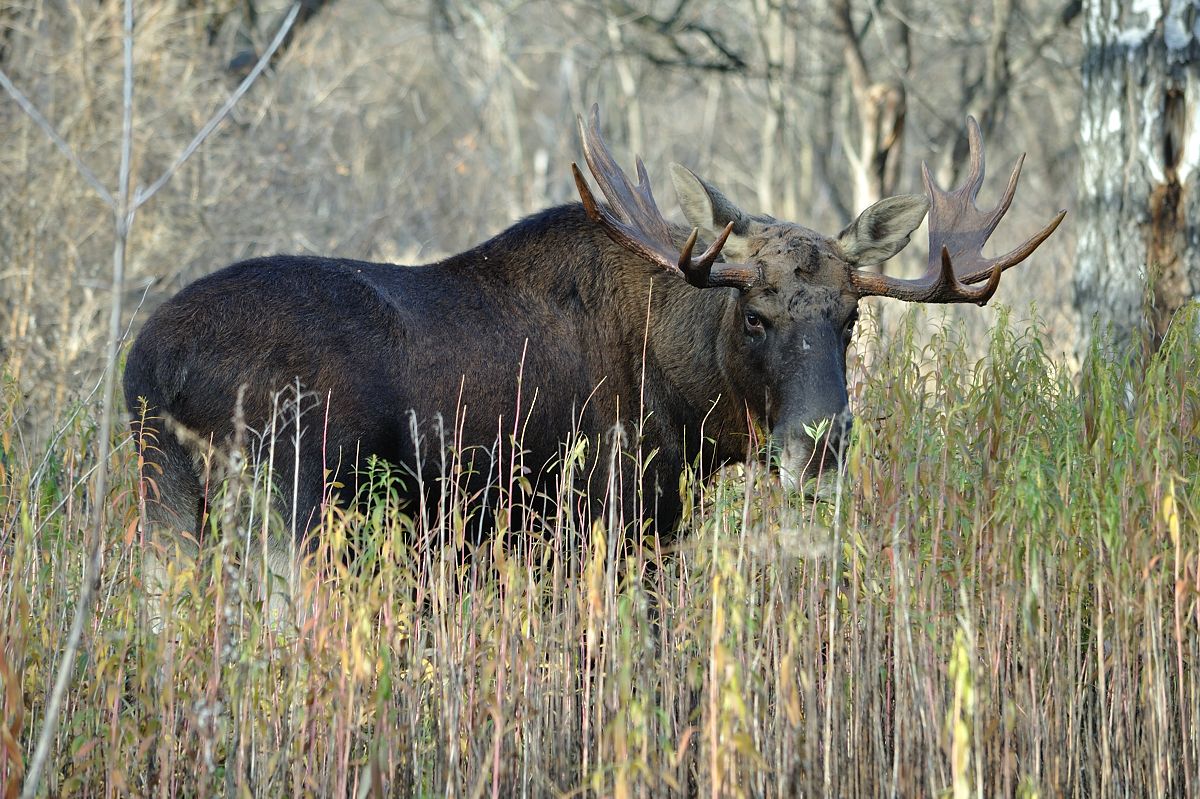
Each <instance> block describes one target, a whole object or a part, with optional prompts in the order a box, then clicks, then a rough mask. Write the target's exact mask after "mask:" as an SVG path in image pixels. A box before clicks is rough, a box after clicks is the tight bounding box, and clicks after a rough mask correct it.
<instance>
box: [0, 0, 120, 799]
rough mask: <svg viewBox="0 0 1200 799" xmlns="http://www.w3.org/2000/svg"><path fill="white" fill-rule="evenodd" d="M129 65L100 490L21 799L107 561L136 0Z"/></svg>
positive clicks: (37, 772)
mask: <svg viewBox="0 0 1200 799" xmlns="http://www.w3.org/2000/svg"><path fill="white" fill-rule="evenodd" d="M124 50H125V70H124V80H123V81H122V100H121V106H122V118H121V166H120V171H119V178H118V181H119V182H118V186H117V205H116V206H115V207H114V209H113V212H114V213H113V216H114V222H115V226H116V235H115V236H114V237H113V238H114V242H113V289H112V302H111V305H110V313H109V317H108V351H107V353H106V358H105V366H104V391H103V393H102V395H101V402H102V410H101V414H100V430H99V432H98V434H97V435H98V440H97V442H96V448H97V455H96V465H97V467H98V468H97V469H96V491H95V495H94V496H93V498H92V501H93V502H94V508H93V510H92V524H91V527H90V530H89V536H88V537H89V538H90V540H89V541H88V542H87V546H88V557H87V561H86V562H85V563H84V567H83V584H82V585H81V586H80V593H79V601H78V602H77V603H76V604H75V617H74V619H72V621H71V630H70V632H69V634H68V635H67V642H66V645H65V646H64V647H63V653H62V657H61V659H60V660H59V663H58V675H57V676H56V677H55V680H54V688H53V690H52V691H51V692H50V698H49V700H48V701H47V702H46V715H45V717H44V718H43V719H42V730H41V733H40V734H39V735H38V742H37V747H36V748H35V749H34V752H33V760H32V762H31V763H30V766H29V772H28V774H27V775H26V777H25V785H24V788H23V790H22V791H21V799H33V798H34V797H35V796H36V795H37V790H38V784H39V783H40V782H41V779H42V771H43V770H45V768H46V761H47V760H48V759H49V757H50V746H51V744H52V743H53V741H54V738H55V734H56V733H57V731H58V715H59V712H60V711H61V710H62V702H63V697H64V696H66V693H67V686H68V685H69V684H70V682H71V677H72V676H73V675H74V673H75V655H76V653H77V652H78V651H79V644H80V642H81V641H82V639H83V628H84V627H85V626H86V625H87V623H88V621H89V620H90V619H91V617H92V605H93V604H94V603H95V599H96V592H97V590H99V588H100V569H101V567H102V565H103V557H104V547H103V545H102V543H103V540H104V510H105V506H106V501H105V497H106V496H107V494H108V457H109V454H110V452H111V445H112V423H113V383H115V382H116V372H117V369H116V364H117V344H118V342H119V340H120V336H121V299H122V296H123V293H124V292H122V291H121V287H122V284H124V282H125V254H126V249H127V247H126V245H127V242H128V234H129V225H128V223H129V219H130V217H129V214H128V213H126V209H127V208H128V207H129V164H130V161H131V160H132V158H133V0H125V35H124Z"/></svg>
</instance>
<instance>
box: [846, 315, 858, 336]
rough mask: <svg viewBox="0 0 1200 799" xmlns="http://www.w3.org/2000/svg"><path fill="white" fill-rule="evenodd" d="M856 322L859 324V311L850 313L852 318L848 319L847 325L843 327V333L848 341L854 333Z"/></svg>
mask: <svg viewBox="0 0 1200 799" xmlns="http://www.w3.org/2000/svg"><path fill="white" fill-rule="evenodd" d="M856 324H858V311H855V312H854V313H852V314H850V318H849V319H847V320H846V326H845V327H844V328H843V329H842V335H844V336H845V337H846V340H847V341H849V340H850V337H851V336H853V335H854V326H855V325H856Z"/></svg>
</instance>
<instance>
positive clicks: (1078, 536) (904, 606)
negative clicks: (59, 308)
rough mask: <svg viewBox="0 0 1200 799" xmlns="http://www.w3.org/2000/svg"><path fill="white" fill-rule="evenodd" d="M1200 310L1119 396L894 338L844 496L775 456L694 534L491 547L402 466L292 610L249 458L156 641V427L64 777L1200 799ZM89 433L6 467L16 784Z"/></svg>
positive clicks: (79, 788) (6, 671)
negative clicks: (265, 551)
mask: <svg viewBox="0 0 1200 799" xmlns="http://www.w3.org/2000/svg"><path fill="white" fill-rule="evenodd" d="M1191 321H1192V322H1193V323H1192V324H1183V323H1182V322H1181V323H1180V324H1179V325H1177V326H1176V332H1175V336H1174V338H1172V339H1171V340H1170V341H1169V343H1168V345H1167V347H1166V348H1165V349H1164V350H1163V352H1162V353H1160V355H1159V356H1158V357H1157V358H1156V359H1155V361H1154V362H1153V363H1152V364H1150V365H1149V367H1148V368H1146V369H1144V370H1140V371H1133V370H1128V369H1126V368H1124V367H1122V366H1120V365H1115V364H1113V363H1111V362H1104V361H1101V360H1100V359H1097V362H1096V365H1095V366H1094V368H1092V369H1091V371H1089V372H1088V373H1087V374H1086V375H1085V379H1084V380H1083V388H1079V387H1077V386H1076V385H1075V383H1074V382H1072V380H1070V379H1069V377H1068V376H1067V375H1066V374H1065V373H1064V372H1063V371H1062V370H1061V369H1058V368H1056V367H1055V366H1053V364H1052V363H1051V362H1050V361H1049V360H1048V359H1047V358H1046V356H1045V353H1044V349H1043V348H1044V342H1043V340H1042V338H1041V337H1040V334H1039V332H1038V330H1037V329H1036V328H1028V329H1019V330H1014V329H1012V328H1011V327H1010V326H1009V325H1008V324H1007V322H1006V321H1005V319H1004V318H1003V317H1002V318H1001V321H1000V323H999V324H998V325H997V327H996V330H995V332H994V334H993V336H992V340H991V343H990V345H989V347H988V352H987V355H986V357H985V358H983V359H982V360H979V361H974V360H973V358H972V357H971V356H969V355H968V349H967V347H965V345H964V338H963V334H962V332H961V330H959V329H958V328H957V327H956V326H954V325H949V326H947V327H946V328H945V329H944V330H943V331H942V332H941V333H940V334H939V335H938V337H937V339H936V340H935V341H934V342H932V343H931V344H929V345H928V346H924V347H922V346H921V345H919V344H915V343H913V338H914V335H915V334H914V333H913V330H914V328H915V325H914V324H909V325H907V326H906V327H905V328H903V329H902V333H901V335H898V336H896V337H894V338H892V339H891V340H890V341H889V342H887V343H883V342H879V341H877V340H871V337H870V336H869V335H868V336H867V339H868V340H866V341H863V342H861V346H862V347H864V348H866V347H870V348H873V349H875V351H877V352H878V353H879V357H878V360H877V362H876V364H875V365H874V366H873V367H872V374H871V375H870V379H869V380H866V379H865V377H866V376H865V375H862V374H861V373H859V374H858V376H857V379H856V382H855V385H856V386H857V391H858V393H859V396H858V397H857V398H856V403H857V407H858V408H859V416H860V418H864V419H874V418H876V417H878V421H876V422H874V423H868V424H863V425H860V429H859V435H858V436H857V440H856V444H855V446H854V449H853V453H852V457H851V460H850V467H849V468H850V473H851V481H850V484H849V488H848V490H847V491H846V492H845V493H844V494H843V496H842V498H841V500H840V502H839V503H838V505H836V506H831V505H828V504H819V505H816V506H810V505H806V504H805V503H803V502H801V501H800V500H799V499H798V498H797V497H786V496H781V495H780V494H779V491H778V488H777V487H776V486H775V484H774V483H773V482H772V481H771V480H770V479H769V478H768V477H766V476H764V475H762V474H760V473H759V470H757V469H751V470H750V473H749V475H748V476H747V478H746V479H735V478H734V477H733V476H732V475H731V476H729V477H727V478H724V479H720V480H717V481H716V482H715V483H713V484H711V485H707V486H689V487H688V490H691V491H695V492H697V493H698V495H699V496H700V497H701V499H700V502H699V504H698V505H697V507H696V511H695V515H694V517H693V520H692V522H691V530H690V532H689V533H688V535H687V536H686V537H685V538H684V539H683V540H682V541H681V542H680V543H679V544H678V545H677V546H673V547H670V548H665V549H664V548H662V547H660V546H657V542H654V541H645V542H643V545H642V546H632V547H630V546H626V545H625V544H626V542H625V540H624V539H622V538H621V537H619V536H618V534H617V533H616V532H615V531H614V530H613V528H612V527H611V526H608V525H607V524H606V523H605V520H604V519H597V520H593V521H592V524H591V525H590V527H588V526H587V525H586V523H585V526H584V529H580V526H579V525H576V524H574V523H573V522H572V521H571V520H569V519H565V518H564V519H563V520H560V522H559V523H558V524H557V525H556V526H555V527H554V529H553V531H552V532H551V534H549V535H548V536H546V537H544V538H533V537H530V536H522V535H518V534H516V533H508V532H506V531H504V530H503V529H501V530H500V531H498V532H497V533H495V535H494V536H490V537H488V538H487V539H486V540H485V541H484V542H483V543H482V544H481V545H480V546H478V547H472V546H470V545H469V544H464V543H463V536H462V535H461V531H462V529H463V526H464V524H465V522H464V516H463V515H462V513H454V512H450V513H443V514H434V515H433V516H432V517H431V520H430V522H429V523H428V524H414V523H413V522H412V521H411V520H410V519H409V518H408V517H406V516H404V515H403V514H401V513H399V512H397V509H396V507H395V504H394V502H393V501H390V500H389V499H388V494H387V492H386V490H383V489H385V488H386V480H385V479H384V478H383V477H382V476H381V477H380V480H379V486H380V488H381V490H379V491H377V496H378V497H379V499H378V501H377V502H376V503H375V504H374V505H373V506H372V507H371V508H370V509H369V510H368V511H367V512H365V513H364V514H357V513H355V514H349V515H341V514H337V515H336V516H335V518H331V520H330V522H329V523H328V525H327V528H326V530H325V532H324V535H323V541H322V545H321V547H320V549H319V551H318V552H317V554H316V555H314V556H313V558H312V559H311V560H310V561H309V562H308V568H307V570H306V574H307V576H306V577H305V578H304V580H303V585H302V589H301V590H300V591H299V592H298V593H297V596H296V597H295V600H296V601H295V606H294V609H293V611H292V612H293V614H294V615H292V616H291V619H292V621H291V622H289V623H284V624H281V625H277V626H276V627H272V626H271V625H268V624H264V623H263V615H264V610H263V607H264V606H263V603H262V602H261V599H260V597H259V595H258V593H257V590H256V589H255V587H254V586H255V583H253V582H252V581H246V580H243V579H242V577H240V576H239V572H238V570H237V569H236V568H235V567H234V564H235V563H236V562H237V561H238V555H239V553H240V551H241V549H242V547H243V546H245V541H246V537H245V536H246V533H247V530H249V529H254V530H257V529H258V528H259V524H260V522H259V521H256V520H255V519H254V518H250V517H249V516H248V512H249V510H250V508H251V500H252V499H253V498H254V497H255V492H254V490H253V479H252V477H251V476H246V475H243V477H242V478H241V479H234V480H231V481H230V482H229V483H228V488H227V493H226V494H225V495H224V497H225V499H223V500H221V501H219V502H217V503H215V506H214V507H215V509H216V510H219V511H220V512H219V513H218V512H214V514H213V516H214V521H213V525H214V526H213V530H214V531H215V532H218V533H220V534H219V535H213V536H210V537H209V539H208V541H209V543H208V544H206V545H205V546H204V547H203V548H202V550H201V552H200V554H199V556H198V557H195V558H191V557H187V556H182V557H181V558H180V559H179V560H178V561H177V562H176V565H175V566H174V567H173V568H174V572H173V574H174V578H173V579H174V581H173V584H172V585H173V587H172V590H171V592H170V593H169V595H168V596H167V597H166V598H165V601H167V602H169V603H171V605H172V606H173V611H170V612H167V613H166V614H165V616H164V619H165V622H164V625H163V627H162V629H161V630H159V631H155V630H154V628H153V626H152V625H151V624H150V616H151V615H152V614H153V613H154V610H153V609H152V608H148V607H147V602H146V599H145V597H144V588H143V585H142V582H141V576H140V575H141V571H140V566H141V563H142V560H143V555H144V547H143V544H142V542H141V541H140V540H139V535H140V534H139V532H138V530H137V526H136V524H135V522H136V518H137V497H136V494H135V491H134V488H133V474H134V472H133V463H132V462H131V458H132V455H131V451H132V449H131V446H130V442H129V441H128V440H122V441H121V442H120V446H119V447H118V448H117V450H116V453H117V454H116V456H115V461H114V463H113V464H112V466H113V469H114V472H115V474H116V475H117V479H116V480H114V488H113V489H112V494H111V495H110V496H108V497H105V498H104V500H103V501H104V502H106V503H108V504H109V508H110V518H111V519H112V520H113V522H112V524H111V526H110V528H109V530H108V534H107V540H106V543H105V568H104V576H103V584H102V585H101V590H100V597H101V606H100V612H99V613H98V614H97V616H96V619H95V621H94V623H93V624H92V625H91V628H90V630H89V631H88V635H87V639H86V647H85V651H86V653H87V655H86V657H84V658H81V660H80V662H79V663H78V665H77V675H76V681H75V683H74V685H73V687H72V690H71V692H70V694H69V697H68V702H67V705H66V707H65V710H64V712H63V720H62V724H61V729H60V731H59V736H58V739H57V742H56V744H57V745H56V748H55V752H56V759H55V760H54V761H53V763H52V768H51V769H50V774H49V782H48V786H47V787H48V789H49V791H50V792H51V794H52V795H77V794H78V795H100V794H107V793H108V792H110V791H116V792H117V793H124V792H128V793H132V794H134V795H163V796H172V795H188V796H190V795H200V796H204V795H243V794H244V793H245V792H246V791H249V793H250V794H253V795H301V794H305V795H338V796H341V795H350V794H351V793H360V792H361V791H364V790H365V788H364V786H365V784H366V783H367V781H370V780H374V781H375V784H376V785H377V786H381V787H382V789H383V795H397V796H405V795H421V796H424V795H434V794H437V795H443V794H446V795H456V796H481V795H482V796H488V795H492V796H522V795H524V796H550V795H596V796H662V795H700V794H703V795H712V796H795V795H808V796H814V795H815V796H826V795H843V796H869V795H878V796H884V795H899V796H934V795H951V794H952V795H955V796H969V795H982V796H993V795H1005V796H1012V795H1020V796H1034V795H1046V796H1058V795H1075V796H1081V795H1086V796H1117V795H1133V796H1144V795H1158V796H1165V795H1194V794H1195V793H1196V791H1197V790H1200V773H1198V769H1200V734H1198V733H1197V729H1198V728H1197V723H1196V718H1195V713H1196V708H1197V707H1200V673H1198V672H1197V669H1196V665H1195V664H1196V663H1198V662H1200V538H1197V530H1198V529H1200V524H1198V516H1197V511H1198V510H1200V504H1198V503H1197V502H1196V499H1195V485H1194V482H1193V478H1194V475H1195V474H1197V473H1200V468H1198V467H1200V463H1198V460H1200V458H1198V453H1200V448H1198V447H1197V446H1196V444H1197V441H1198V440H1200V439H1198V436H1200V394H1198V393H1197V385H1196V383H1195V380H1194V375H1195V374H1197V370H1198V369H1200V347H1198V346H1197V345H1198V343H1200V342H1198V341H1197V339H1196V336H1195V333H1194V331H1195V325H1194V321H1195V320H1194V319H1193V320H1191ZM904 331H908V333H907V334H905V333H904ZM7 397H8V398H7V400H6V402H5V405H4V412H5V413H6V414H7V415H8V416H9V417H11V416H12V415H13V414H14V413H16V412H17V403H18V400H17V398H15V397H14V396H13V392H12V390H11V384H10V387H9V392H8V394H7ZM88 424H89V423H88V422H87V421H86V420H85V421H83V422H81V423H78V424H76V425H75V426H74V427H72V429H71V431H70V433H69V435H68V436H67V437H66V438H65V439H64V441H63V443H62V444H61V445H60V446H59V447H57V448H55V449H54V450H53V451H50V452H48V453H46V454H45V458H46V462H45V466H44V468H42V469H40V470H38V469H37V468H36V467H37V466H38V461H37V459H30V458H29V457H28V455H26V454H22V453H20V452H19V451H17V450H16V449H15V448H14V447H13V440H12V438H11V437H9V438H7V439H6V440H5V448H4V450H3V452H2V453H0V456H2V460H0V462H2V463H3V464H4V472H3V483H2V485H3V491H4V494H5V497H6V501H5V502H4V504H3V505H2V506H0V512H2V514H3V516H2V518H0V522H2V529H3V530H4V531H5V532H4V538H3V541H2V542H0V586H2V589H0V591H2V593H0V614H2V616H0V618H2V619H3V621H2V623H0V630H2V631H3V632H2V633H0V636H2V638H0V653H2V655H3V658H2V660H0V680H2V682H3V685H4V689H5V690H4V692H3V703H4V704H3V706H2V710H3V713H2V715H0V721H2V722H3V725H4V726H3V728H2V729H3V730H4V731H5V733H6V735H5V738H4V740H5V741H7V742H8V743H7V744H6V745H5V747H4V748H3V749H0V752H3V755H2V757H3V758H4V759H3V761H0V762H2V763H3V765H2V766H0V782H5V783H7V784H9V785H13V784H15V781H16V780H17V778H18V777H19V775H20V769H21V762H22V753H27V752H28V747H29V745H30V744H29V742H30V740H31V735H32V734H33V732H34V731H35V730H37V729H38V727H39V716H40V712H41V707H42V703H43V701H44V697H45V693H46V691H47V686H48V684H49V681H50V679H51V676H52V672H51V667H52V665H53V661H54V659H55V653H56V651H57V647H58V645H59V642H60V641H61V640H62V636H63V635H64V630H65V627H66V625H67V624H68V622H69V609H70V607H71V604H72V597H73V596H74V595H75V592H76V588H77V581H78V579H79V574H80V560H81V553H80V540H79V534H78V531H79V530H80V529H81V528H82V526H83V523H84V520H85V518H86V517H87V514H89V513H91V512H93V507H92V506H93V503H94V502H95V501H96V500H95V498H93V497H89V496H87V495H86V492H85V491H83V490H82V489H81V488H80V487H79V482H80V480H81V478H82V476H83V475H84V473H85V471H86V469H88V468H89V467H90V465H91V464H89V461H88V455H87V451H88V448H89V446H90V444H91V443H92V442H90V441H89V435H90V433H89V427H88ZM247 474H248V473H247ZM260 507H261V506H260ZM458 510H459V511H461V510H462V509H461V508H460V509H458ZM468 512H469V511H468ZM350 550H353V551H354V552H355V553H356V554H355V557H353V558H349V557H347V552H348V551H350ZM360 795H361V794H360Z"/></svg>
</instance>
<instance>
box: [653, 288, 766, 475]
mask: <svg viewBox="0 0 1200 799" xmlns="http://www.w3.org/2000/svg"><path fill="white" fill-rule="evenodd" d="M645 286H646V289H645V291H646V296H648V297H649V300H650V305H651V309H652V311H651V316H650V331H649V341H648V345H649V347H648V348H649V349H652V350H653V357H654V358H655V359H656V361H657V366H658V367H659V368H660V369H661V370H662V372H663V373H664V374H665V376H666V379H667V380H666V382H667V383H668V384H669V386H670V388H671V389H672V390H673V391H674V392H675V393H676V394H677V396H678V397H679V399H681V400H682V401H683V402H684V403H685V405H686V408H687V410H686V412H685V413H683V414H681V416H685V417H686V418H677V419H676V420H675V423H676V424H681V423H682V425H683V426H685V427H686V428H687V429H688V432H689V434H690V435H692V436H696V435H699V434H700V433H701V432H702V433H703V436H704V438H706V439H711V440H713V441H714V442H715V444H716V452H715V453H714V454H715V456H716V457H717V458H718V459H719V460H721V461H740V460H742V459H744V457H745V454H746V444H747V423H746V418H745V409H744V407H743V406H744V403H743V402H741V401H740V399H739V398H738V397H737V396H736V392H735V391H734V388H733V385H732V383H731V382H730V381H729V378H728V376H727V374H726V371H725V369H724V368H723V367H722V358H723V357H724V353H723V350H724V336H725V335H726V331H727V330H728V326H729V325H730V324H734V323H736V318H735V317H736V303H737V300H736V297H737V293H736V291H735V290H734V289H725V288H710V289H697V288H694V287H692V286H690V285H688V284H687V283H685V282H684V281H683V280H682V279H681V278H679V277H677V276H675V275H671V274H659V275H656V276H653V279H652V280H650V279H647V280H646V281H645ZM643 307H645V305H644V304H643ZM647 357H648V359H649V358H650V353H648V355H647ZM680 410H682V409H680ZM701 428H703V429H702V430H701Z"/></svg>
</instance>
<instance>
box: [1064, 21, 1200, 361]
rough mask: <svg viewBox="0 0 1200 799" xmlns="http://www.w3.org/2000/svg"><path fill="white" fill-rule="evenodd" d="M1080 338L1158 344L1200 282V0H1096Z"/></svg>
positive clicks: (1085, 115)
mask: <svg viewBox="0 0 1200 799" xmlns="http://www.w3.org/2000/svg"><path fill="white" fill-rule="evenodd" d="M1083 36H1084V63H1083V105H1082V109H1081V118H1080V137H1081V142H1080V143H1081V148H1080V166H1079V173H1080V181H1079V186H1080V197H1079V213H1080V220H1079V244H1078V252H1077V263H1076V270H1075V305H1076V307H1077V308H1078V310H1079V312H1080V326H1081V330H1080V333H1081V335H1080V350H1081V351H1083V350H1084V349H1085V348H1086V347H1087V344H1088V338H1089V336H1090V335H1091V333H1092V331H1093V330H1094V329H1097V328H1094V327H1093V321H1095V322H1097V323H1098V324H1099V325H1100V326H1102V327H1103V326H1107V325H1109V324H1111V325H1112V329H1113V333H1114V341H1113V343H1114V344H1116V345H1118V346H1121V345H1124V344H1127V343H1139V342H1141V343H1144V344H1146V345H1148V346H1149V347H1155V346H1157V344H1158V343H1159V342H1160V341H1161V338H1162V336H1163V334H1164V333H1165V332H1166V330H1167V327H1168V325H1169V324H1170V320H1171V315H1172V314H1173V313H1174V312H1175V311H1176V310H1177V309H1178V308H1179V307H1180V306H1182V305H1184V304H1185V303H1187V302H1188V301H1189V300H1191V299H1192V298H1194V297H1196V296H1197V293H1198V292H1200V225H1198V221H1200V185H1198V182H1200V179H1198V169H1200V0H1148V1H1146V0H1143V2H1138V3H1129V2H1128V0H1085V2H1084V29H1083Z"/></svg>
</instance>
